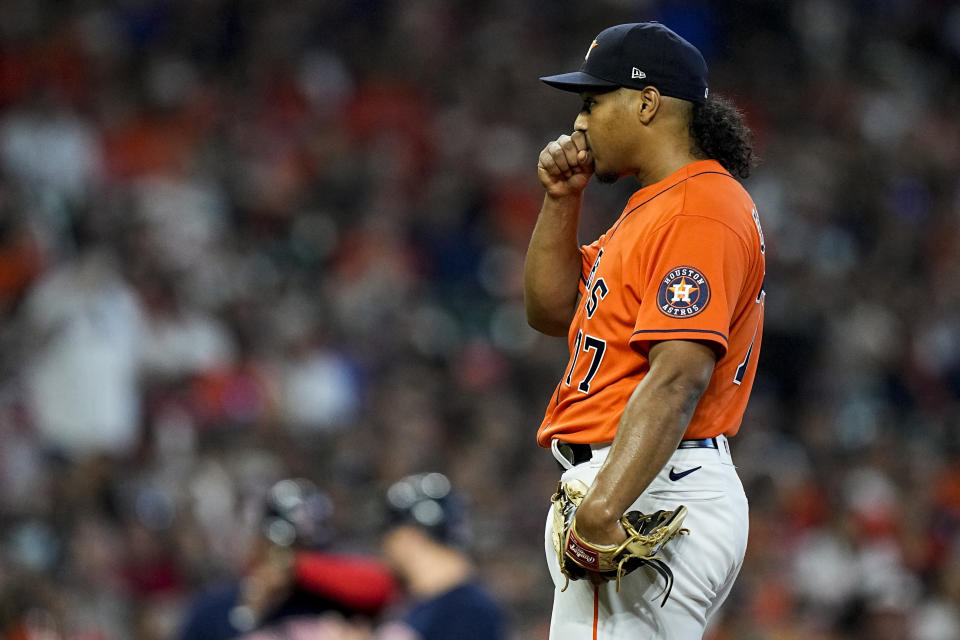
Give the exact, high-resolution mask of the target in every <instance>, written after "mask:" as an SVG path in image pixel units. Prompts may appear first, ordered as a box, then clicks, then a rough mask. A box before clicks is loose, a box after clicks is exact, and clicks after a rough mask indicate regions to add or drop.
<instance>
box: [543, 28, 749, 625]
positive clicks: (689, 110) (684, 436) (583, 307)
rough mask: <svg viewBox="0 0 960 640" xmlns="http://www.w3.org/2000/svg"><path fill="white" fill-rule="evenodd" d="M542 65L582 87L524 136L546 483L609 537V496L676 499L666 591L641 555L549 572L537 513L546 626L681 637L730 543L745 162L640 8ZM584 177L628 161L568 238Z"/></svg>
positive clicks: (615, 540)
mask: <svg viewBox="0 0 960 640" xmlns="http://www.w3.org/2000/svg"><path fill="white" fill-rule="evenodd" d="M543 81H544V82H546V83H547V84H548V85H551V86H553V87H556V88H558V89H561V90H564V91H570V92H575V93H579V94H580V97H581V100H582V107H581V110H580V114H579V116H578V117H577V118H576V120H575V122H574V126H573V129H574V130H573V132H572V133H571V134H570V135H563V136H560V137H559V138H558V139H557V140H556V141H554V142H551V143H549V144H548V145H547V146H546V147H545V148H544V149H543V151H542V152H541V154H540V157H539V165H538V173H539V177H540V181H541V184H542V185H543V188H544V190H545V191H546V195H545V198H544V201H543V207H542V209H541V211H540V215H539V218H538V220H537V224H536V228H535V229H534V232H533V237H532V239H531V242H530V247H529V251H528V254H527V258H526V265H525V303H526V307H527V317H528V320H529V322H530V324H531V326H533V327H534V328H535V329H538V330H539V331H541V332H543V333H546V334H549V335H554V336H564V335H565V336H567V341H568V345H569V349H570V360H569V364H568V366H567V369H566V370H565V371H564V373H563V374H562V376H561V380H560V383H559V385H558V386H557V390H556V392H555V394H554V395H553V397H552V398H551V399H550V402H549V406H548V408H547V411H546V415H545V416H544V420H543V423H542V425H541V426H540V430H539V433H538V441H539V444H540V445H541V446H543V447H546V448H552V449H553V451H554V455H555V456H556V457H557V460H558V461H559V462H560V463H561V465H562V466H564V467H565V468H566V469H567V471H566V472H565V473H564V474H563V476H562V481H564V482H567V481H571V480H580V481H582V482H583V483H584V484H585V485H586V486H587V487H589V490H588V491H587V493H586V497H585V498H583V501H582V504H580V506H579V508H578V509H577V511H576V519H575V521H573V523H572V524H570V525H569V527H568V531H573V530H575V531H576V537H577V538H579V540H581V541H585V542H586V543H589V544H590V545H593V546H594V547H595V548H606V549H612V548H615V546H616V545H618V544H619V543H621V542H622V541H624V540H625V539H626V538H627V535H626V534H625V530H624V527H623V526H622V523H621V516H622V515H623V514H624V513H625V512H626V511H628V510H639V511H641V512H643V513H652V512H656V511H658V510H661V509H663V510H672V509H675V508H676V507H677V506H678V505H685V506H687V508H688V510H689V512H688V515H687V517H686V521H685V523H684V526H685V527H687V528H688V529H689V535H684V536H680V537H679V538H677V539H675V540H672V541H671V542H670V544H669V545H668V546H665V547H664V548H663V551H662V561H663V562H664V563H665V565H666V566H668V567H670V568H671V569H672V572H673V576H674V577H675V581H674V582H673V590H672V593H670V596H669V598H668V599H666V600H662V599H661V598H660V596H661V595H663V589H664V587H663V585H662V584H658V583H657V581H656V580H654V578H656V575H654V574H653V572H650V571H634V572H633V573H630V574H629V575H626V576H625V577H623V581H622V584H619V581H617V584H616V585H615V584H614V583H613V582H602V581H601V580H578V581H575V582H571V583H570V584H569V585H568V586H567V587H566V588H565V589H564V586H565V582H566V580H565V576H564V575H562V574H561V566H560V564H559V562H560V560H561V559H565V558H568V557H571V552H574V555H575V551H576V550H577V549H576V547H574V548H572V549H571V546H570V545H568V546H567V547H566V551H565V550H564V548H563V545H562V544H561V545H559V546H557V545H556V539H557V537H558V536H559V537H560V539H561V542H562V541H563V540H564V539H566V540H569V539H570V538H569V537H567V538H564V537H563V534H564V532H562V531H561V532H558V531H556V530H555V527H554V526H553V525H552V523H549V522H548V528H547V539H546V545H547V559H548V564H549V567H550V571H551V574H552V575H553V578H554V582H555V585H556V590H555V594H554V608H553V615H552V619H551V632H550V637H551V638H552V639H555V640H559V639H568V638H569V639H573V638H590V637H593V638H598V637H600V638H609V639H614V638H616V639H623V640H627V639H628V638H647V639H650V638H663V639H669V640H690V639H692V638H700V637H701V636H702V634H703V631H704V628H705V626H706V624H707V621H708V619H709V618H710V616H711V615H712V614H713V613H715V612H716V610H717V609H718V607H719V606H720V604H721V603H722V602H723V600H724V599H725V598H726V596H727V594H728V593H729V591H730V588H731V586H732V585H733V581H734V579H735V578H736V576H737V573H738V572H739V570H740V566H741V564H742V562H743V557H744V552H745V549H746V544H747V500H746V497H745V495H744V491H743V487H742V485H741V483H740V480H739V478H738V476H737V473H736V471H735V469H734V467H733V463H732V461H731V458H730V451H729V448H728V443H727V440H726V436H732V435H734V434H735V433H736V432H737V430H738V429H739V427H740V421H741V418H742V416H743V412H744V409H745V407H746V404H747V399H748V397H749V396H750V389H751V386H752V384H753V378H754V375H755V373H756V368H757V357H758V353H759V349H760V337H761V333H762V325H763V304H764V292H763V278H764V270H765V262H764V245H763V235H762V233H761V230H760V223H759V218H758V217H757V212H756V209H755V208H754V205H753V202H752V201H751V199H750V197H749V195H748V194H747V193H746V191H744V189H743V187H742V186H741V185H740V183H739V182H738V181H737V180H736V179H735V178H734V176H736V177H739V178H745V177H747V175H749V170H750V164H751V147H750V144H749V135H748V133H749V132H748V131H747V129H746V128H745V126H744V124H743V122H742V120H741V117H740V115H739V113H738V112H737V111H736V110H735V109H733V108H732V107H731V106H730V105H728V104H727V103H726V102H724V101H722V100H718V99H715V98H714V97H708V95H709V94H708V89H707V67H706V63H705V62H704V59H703V57H702V55H701V54H700V52H699V51H698V50H697V49H696V48H695V47H694V46H693V45H691V44H690V43H689V42H687V41H686V40H683V39H682V38H680V37H679V36H678V35H677V34H675V33H674V32H673V31H671V30H669V29H668V28H666V27H664V26H663V25H661V24H658V23H637V24H624V25H619V26H615V27H611V28H609V29H606V30H604V31H603V32H601V33H600V34H599V35H598V36H597V38H596V39H595V40H594V41H593V42H592V43H591V44H590V46H589V47H588V48H587V50H586V58H585V61H584V62H583V64H582V65H581V67H580V71H577V72H573V73H567V74H562V75H557V76H550V77H547V78H543ZM594 175H596V177H597V179H598V180H599V181H601V182H614V181H616V180H618V179H619V178H622V177H632V178H634V179H636V180H637V181H638V182H639V184H640V190H639V191H637V192H635V193H634V194H633V196H632V197H631V198H630V200H629V201H628V202H627V205H626V207H625V208H624V210H623V213H622V214H621V215H620V217H619V218H618V219H617V220H616V221H615V222H614V224H613V226H611V227H610V229H609V230H608V231H607V232H606V233H605V234H604V235H602V236H601V237H600V238H599V239H598V240H596V241H595V242H593V243H591V244H588V245H586V246H580V244H579V242H578V237H577V231H578V226H579V215H580V208H581V205H582V202H583V190H584V188H585V187H586V186H587V184H588V182H589V181H590V179H591V178H592V177H593V176H594ZM574 525H575V526H574ZM555 547H556V548H555ZM564 554H566V555H564ZM571 560H572V561H574V562H577V558H575V557H571ZM596 575H597V574H593V576H595V577H596ZM668 584H669V582H668ZM661 602H663V606H661ZM591 633H592V636H591Z"/></svg>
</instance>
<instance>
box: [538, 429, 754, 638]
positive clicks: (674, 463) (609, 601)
mask: <svg viewBox="0 0 960 640" xmlns="http://www.w3.org/2000/svg"><path fill="white" fill-rule="evenodd" d="M717 440H718V444H719V448H717V449H707V448H703V449H678V450H677V451H676V452H674V454H673V456H672V457H671V458H670V460H669V461H668V462H667V464H666V465H665V466H664V468H663V469H662V470H661V471H660V473H659V474H658V475H657V477H656V478H655V479H654V480H653V482H651V483H650V486H649V487H647V489H646V491H644V492H643V494H641V496H640V497H639V498H638V499H637V501H636V502H634V503H633V505H632V506H631V507H630V509H638V510H640V511H642V512H643V513H650V512H653V511H657V510H658V509H674V508H676V507H677V506H678V505H686V507H687V517H686V520H684V525H683V526H684V527H686V528H687V529H689V530H690V533H689V535H681V536H677V537H676V538H674V539H673V540H672V541H671V542H669V543H667V545H665V547H664V549H663V550H662V552H661V554H662V557H663V560H664V561H665V562H666V563H667V564H668V565H669V566H670V568H671V569H672V570H673V575H674V584H673V591H672V592H671V594H670V597H669V599H668V600H667V602H666V604H665V605H664V606H663V607H661V606H660V603H661V601H662V592H663V587H664V581H663V578H660V577H659V576H658V575H657V573H656V572H655V571H653V570H652V569H647V568H643V569H638V570H636V571H634V572H633V573H630V574H629V575H627V576H625V577H624V578H623V580H622V581H621V583H620V591H619V593H618V592H617V591H616V587H615V583H614V582H612V581H611V582H607V583H605V584H603V585H600V586H599V587H594V585H593V584H591V583H590V582H589V581H588V580H577V581H570V584H569V586H568V587H567V588H566V590H565V591H562V592H561V591H560V589H562V588H563V586H564V583H565V582H566V578H565V577H564V576H563V574H561V573H560V567H559V562H558V559H557V553H556V550H555V549H554V543H553V538H552V536H553V527H552V516H551V514H550V513H548V514H547V527H546V536H545V538H546V556H547V565H548V567H549V569H550V575H551V577H552V578H553V583H554V587H555V589H554V599H553V615H552V617H551V622H550V640H641V639H642V640H654V639H658V640H660V639H662V640H699V639H700V638H702V636H703V632H704V629H705V628H706V625H707V621H708V620H709V619H710V617H711V616H712V615H713V614H714V613H716V611H717V610H718V609H719V608H720V605H721V604H722V603H723V601H724V599H725V598H726V597H727V595H728V594H729V593H730V589H731V587H732V586H733V582H734V580H735V579H736V577H737V573H739V571H740V567H741V565H742V564H743V556H744V553H745V551H746V547H747V529H748V513H747V512H748V509H747V498H746V495H745V494H744V491H743V485H742V484H741V483H740V478H739V476H737V472H736V469H735V468H734V466H733V462H732V460H731V458H730V449H729V445H728V443H727V440H726V438H724V437H723V436H720V437H718V438H717ZM608 452H609V446H607V447H595V448H594V449H593V457H592V459H591V460H589V461H587V462H584V463H582V464H579V465H577V466H575V467H573V468H571V469H569V470H567V471H566V472H564V474H563V476H562V478H561V479H562V480H563V481H567V480H572V479H574V478H577V479H579V480H581V481H583V482H584V483H585V484H587V485H588V486H589V485H590V484H592V483H593V480H594V478H595V477H596V474H597V471H598V470H599V469H600V466H601V464H602V463H603V461H604V459H605V458H606V455H607V453H608ZM691 469H695V470H694V471H691ZM685 472H686V473H685ZM671 476H672V478H673V479H671Z"/></svg>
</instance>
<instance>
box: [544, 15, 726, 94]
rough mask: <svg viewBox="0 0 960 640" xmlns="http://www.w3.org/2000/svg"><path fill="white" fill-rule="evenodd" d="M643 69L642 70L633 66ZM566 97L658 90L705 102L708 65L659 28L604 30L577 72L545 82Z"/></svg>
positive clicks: (651, 25) (636, 25) (683, 42)
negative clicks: (568, 94)
mask: <svg viewBox="0 0 960 640" xmlns="http://www.w3.org/2000/svg"><path fill="white" fill-rule="evenodd" d="M640 64H642V65H643V67H642V68H641V67H639V66H634V65H640ZM541 80H543V81H544V82H546V83H547V84H548V85H550V86H552V87H556V88H557V89H563V90H564V91H573V92H581V91H594V92H597V93H602V92H604V91H613V90H614V89H617V88H619V87H625V88H628V89H643V88H644V87H648V86H653V87H656V88H657V89H658V90H659V91H660V93H661V94H662V95H665V96H672V97H674V98H680V99H682V100H689V101H691V102H704V101H705V100H706V97H707V63H706V62H705V61H704V59H703V56H702V55H701V54H700V52H699V51H698V50H697V48H696V47H694V46H693V45H692V44H690V43H689V42H687V41H686V40H684V39H683V38H681V37H680V36H679V35H677V34H676V33H674V32H673V31H671V30H670V29H668V28H667V27H665V26H664V25H662V24H660V23H658V22H635V23H630V24H620V25H617V26H615V27H610V28H609V29H604V30H603V31H601V32H600V34H599V35H598V36H597V37H596V39H595V40H594V41H593V42H591V43H590V48H589V49H588V50H587V55H586V56H585V57H584V61H583V64H581V65H580V70H579V71H574V72H572V73H563V74H560V75H556V76H547V77H544V78H541Z"/></svg>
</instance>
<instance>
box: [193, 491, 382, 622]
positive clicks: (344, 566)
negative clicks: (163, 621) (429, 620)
mask: <svg viewBox="0 0 960 640" xmlns="http://www.w3.org/2000/svg"><path fill="white" fill-rule="evenodd" d="M331 509H332V505H331V501H330V499H329V498H328V497H327V496H326V495H325V494H324V493H323V492H321V491H319V490H318V489H317V488H316V487H315V486H314V485H313V483H311V482H310V481H308V480H305V479H301V478H291V479H285V480H281V481H280V482H278V483H276V484H275V485H273V486H272V487H271V488H270V490H269V492H268V494H267V498H266V503H265V510H264V517H263V519H262V521H261V527H260V534H261V535H260V536H259V538H258V541H257V544H256V545H255V546H254V548H253V550H252V551H251V554H250V558H249V568H248V570H247V572H246V573H245V575H244V576H243V577H242V578H241V579H240V580H238V581H236V582H235V583H232V584H229V585H227V586H225V587H221V588H218V589H214V590H212V591H210V592H208V593H205V594H203V595H202V596H200V597H199V598H198V599H197V601H196V602H195V603H194V604H193V606H192V607H191V610H190V612H189V614H188V616H187V619H186V622H185V624H184V626H183V629H182V631H181V633H180V640H228V639H230V638H240V637H248V638H254V637H270V638H275V639H283V640H293V639H294V638H297V637H301V636H302V635H303V634H304V633H306V632H307V631H309V633H311V634H313V635H312V637H313V638H320V637H322V636H320V635H319V634H317V633H314V632H316V631H317V629H319V628H321V627H327V628H328V629H329V628H333V627H336V629H337V636H336V637H341V636H342V637H343V638H347V637H349V636H348V635H347V634H348V632H349V631H350V628H351V626H352V623H349V622H343V621H350V620H353V619H360V620H372V619H373V618H375V617H376V616H377V614H379V613H380V612H381V611H383V610H384V608H385V607H386V606H387V605H388V604H389V603H390V602H391V601H392V600H393V598H394V596H395V594H396V589H395V586H396V585H395V581H394V579H393V576H392V574H391V573H390V571H389V569H388V568H387V567H386V566H385V565H383V564H382V563H380V562H379V561H377V560H374V559H373V558H368V557H364V556H358V555H349V554H342V553H333V552H330V551H329V550H328V549H329V546H330V544H331V542H332V540H333V537H334V535H333V531H332V530H331V528H330V516H331ZM324 616H331V620H330V622H329V624H327V623H326V622H323V621H322V618H323V617H324ZM357 626H358V628H359V629H363V628H365V627H366V626H368V625H366V624H359V625H357ZM261 632H263V633H267V634H268V635H266V636H258V634H259V633H261Z"/></svg>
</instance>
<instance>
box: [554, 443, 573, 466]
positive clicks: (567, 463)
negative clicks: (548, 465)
mask: <svg viewBox="0 0 960 640" xmlns="http://www.w3.org/2000/svg"><path fill="white" fill-rule="evenodd" d="M550 453H552V454H553V457H554V458H556V459H557V462H559V463H560V466H561V467H563V468H564V469H566V470H567V471H569V470H570V469H573V463H572V462H570V461H569V460H567V458H566V456H564V455H563V454H562V453H560V441H559V440H557V439H556V438H553V439H551V440H550Z"/></svg>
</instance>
